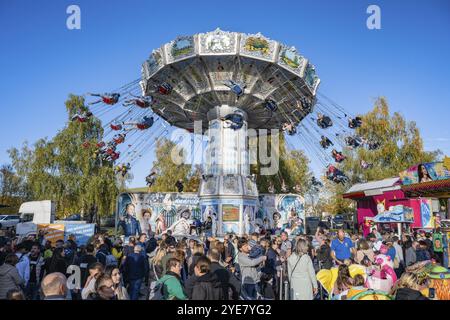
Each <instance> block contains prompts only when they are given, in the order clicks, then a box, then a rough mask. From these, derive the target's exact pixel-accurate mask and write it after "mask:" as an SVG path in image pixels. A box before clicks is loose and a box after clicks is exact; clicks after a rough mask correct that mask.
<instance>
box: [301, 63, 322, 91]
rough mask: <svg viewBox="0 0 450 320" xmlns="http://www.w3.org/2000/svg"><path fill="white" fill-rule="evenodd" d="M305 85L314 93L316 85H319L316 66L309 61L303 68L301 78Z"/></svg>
mask: <svg viewBox="0 0 450 320" xmlns="http://www.w3.org/2000/svg"><path fill="white" fill-rule="evenodd" d="M303 79H304V80H305V82H306V85H307V86H308V88H309V89H310V90H311V92H312V93H313V94H316V90H317V87H318V86H319V83H320V79H319V77H318V76H317V74H316V67H315V66H314V65H312V64H311V63H308V65H307V66H306V70H305V76H304V78H303Z"/></svg>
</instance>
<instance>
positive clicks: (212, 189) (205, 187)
mask: <svg viewBox="0 0 450 320" xmlns="http://www.w3.org/2000/svg"><path fill="white" fill-rule="evenodd" d="M201 185H202V190H201V194H202V195H203V196H207V195H215V194H217V193H218V192H219V178H218V177H211V178H208V180H207V181H206V182H205V183H202V184H201Z"/></svg>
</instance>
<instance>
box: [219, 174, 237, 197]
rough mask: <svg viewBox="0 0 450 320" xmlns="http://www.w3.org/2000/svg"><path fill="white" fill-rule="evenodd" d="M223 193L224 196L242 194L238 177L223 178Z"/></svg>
mask: <svg viewBox="0 0 450 320" xmlns="http://www.w3.org/2000/svg"><path fill="white" fill-rule="evenodd" d="M222 179H223V180H222V192H221V193H223V194H241V193H242V186H241V183H240V179H239V177H238V176H223V177H222Z"/></svg>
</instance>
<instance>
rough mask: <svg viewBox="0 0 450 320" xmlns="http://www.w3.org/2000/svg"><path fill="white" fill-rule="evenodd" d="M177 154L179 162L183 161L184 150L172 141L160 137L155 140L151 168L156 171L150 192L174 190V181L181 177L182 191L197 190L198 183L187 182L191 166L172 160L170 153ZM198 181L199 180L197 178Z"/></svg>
mask: <svg viewBox="0 0 450 320" xmlns="http://www.w3.org/2000/svg"><path fill="white" fill-rule="evenodd" d="M173 154H178V155H179V156H180V160H181V161H180V162H182V163H184V162H185V161H184V160H185V159H186V153H185V150H184V149H182V148H181V147H180V146H177V145H176V144H175V143H174V142H173V141H171V140H169V139H167V138H162V139H158V141H157V142H156V160H155V161H154V162H153V170H155V171H156V172H157V178H156V181H155V184H154V185H153V186H152V188H151V191H152V192H176V191H177V188H176V187H175V183H176V182H177V181H178V180H179V179H182V180H183V182H184V192H193V191H194V189H197V190H195V191H198V184H197V185H195V184H194V183H193V182H191V183H189V181H190V180H191V177H192V178H194V179H198V178H195V175H193V174H192V172H191V171H192V166H191V165H188V164H181V165H178V164H176V163H175V162H174V161H173V160H172V155H173ZM196 174H197V173H196ZM198 181H199V180H198Z"/></svg>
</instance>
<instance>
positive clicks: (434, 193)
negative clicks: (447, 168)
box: [401, 179, 450, 197]
mask: <svg viewBox="0 0 450 320" xmlns="http://www.w3.org/2000/svg"><path fill="white" fill-rule="evenodd" d="M401 188H402V190H403V192H404V193H405V195H406V196H408V197H441V196H442V197H449V196H450V179H446V180H435V181H429V182H422V183H415V184H410V185H403V186H402V187H401Z"/></svg>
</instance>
